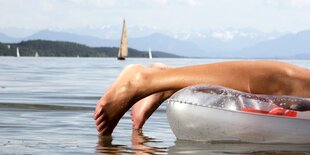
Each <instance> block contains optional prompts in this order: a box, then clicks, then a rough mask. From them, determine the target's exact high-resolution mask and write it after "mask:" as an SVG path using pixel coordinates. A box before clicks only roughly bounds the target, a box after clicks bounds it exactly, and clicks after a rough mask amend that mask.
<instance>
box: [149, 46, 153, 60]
mask: <svg viewBox="0 0 310 155" xmlns="http://www.w3.org/2000/svg"><path fill="white" fill-rule="evenodd" d="M152 58H153V56H152V51H151V48H149V59H152Z"/></svg>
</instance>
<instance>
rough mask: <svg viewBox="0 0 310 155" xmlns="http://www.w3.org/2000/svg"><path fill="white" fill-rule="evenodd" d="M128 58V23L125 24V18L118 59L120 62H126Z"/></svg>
mask: <svg viewBox="0 0 310 155" xmlns="http://www.w3.org/2000/svg"><path fill="white" fill-rule="evenodd" d="M127 56H128V40H127V29H126V23H125V18H124V20H123V30H122V36H121V43H120V47H119V49H118V54H117V59H118V60H125V59H126V57H127Z"/></svg>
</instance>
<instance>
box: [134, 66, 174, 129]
mask: <svg viewBox="0 0 310 155" xmlns="http://www.w3.org/2000/svg"><path fill="white" fill-rule="evenodd" d="M151 68H154V69H158V70H165V69H168V68H169V67H168V66H167V65H165V64H161V63H156V64H153V65H151ZM173 92H174V91H166V92H159V93H155V94H152V95H150V96H148V97H146V98H144V99H142V100H140V101H138V102H137V103H135V104H134V105H133V106H132V108H131V113H130V114H131V120H132V125H133V128H134V129H141V128H142V127H143V125H144V123H145V121H146V120H147V119H148V118H149V117H150V116H151V115H152V113H153V112H154V111H155V110H156V109H157V108H158V107H159V106H160V105H161V103H162V102H163V101H164V100H165V99H167V98H168V97H169V96H171V94H172V93H173Z"/></svg>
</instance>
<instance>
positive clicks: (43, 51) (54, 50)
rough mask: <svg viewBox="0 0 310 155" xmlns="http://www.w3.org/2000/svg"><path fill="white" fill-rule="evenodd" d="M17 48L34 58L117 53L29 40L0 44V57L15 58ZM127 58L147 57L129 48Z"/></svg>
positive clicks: (156, 54) (162, 54) (160, 54)
mask: <svg viewBox="0 0 310 155" xmlns="http://www.w3.org/2000/svg"><path fill="white" fill-rule="evenodd" d="M17 47H18V48H19V53H20V56H34V55H35V53H36V52H38V54H39V55H40V56H44V57H76V56H79V57H116V56H117V52H118V48H116V47H98V48H92V47H88V46H85V45H82V44H77V43H72V42H64V41H47V40H30V41H22V42H20V43H16V44H7V43H0V56H16V48H17ZM152 55H153V57H154V58H156V57H158V58H159V57H162V58H177V57H180V56H177V55H173V54H169V53H165V52H152ZM128 57H140V58H142V57H148V52H146V51H138V50H136V49H132V48H129V49H128Z"/></svg>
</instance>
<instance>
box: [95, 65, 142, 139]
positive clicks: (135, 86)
mask: <svg viewBox="0 0 310 155" xmlns="http://www.w3.org/2000/svg"><path fill="white" fill-rule="evenodd" d="M145 71H146V68H144V67H143V66H141V65H129V66H127V67H126V68H125V69H124V70H123V71H122V73H121V74H120V75H119V77H118V78H117V79H116V81H115V82H114V83H113V84H112V85H111V87H110V88H109V89H108V90H107V92H106V93H105V94H104V95H103V97H101V99H100V100H99V101H98V103H97V106H96V110H95V113H94V119H95V120H96V126H97V130H98V132H99V135H111V133H112V132H113V129H114V128H115V127H116V125H117V123H118V122H119V120H120V119H121V117H122V116H123V115H124V114H125V112H126V111H127V110H128V109H129V108H130V107H131V106H132V105H133V104H134V103H135V102H137V101H138V100H139V99H141V98H142V97H144V96H143V95H145V94H143V92H144V90H143V86H144V85H145V82H146V81H145V76H144V74H143V73H144V72H145Z"/></svg>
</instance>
